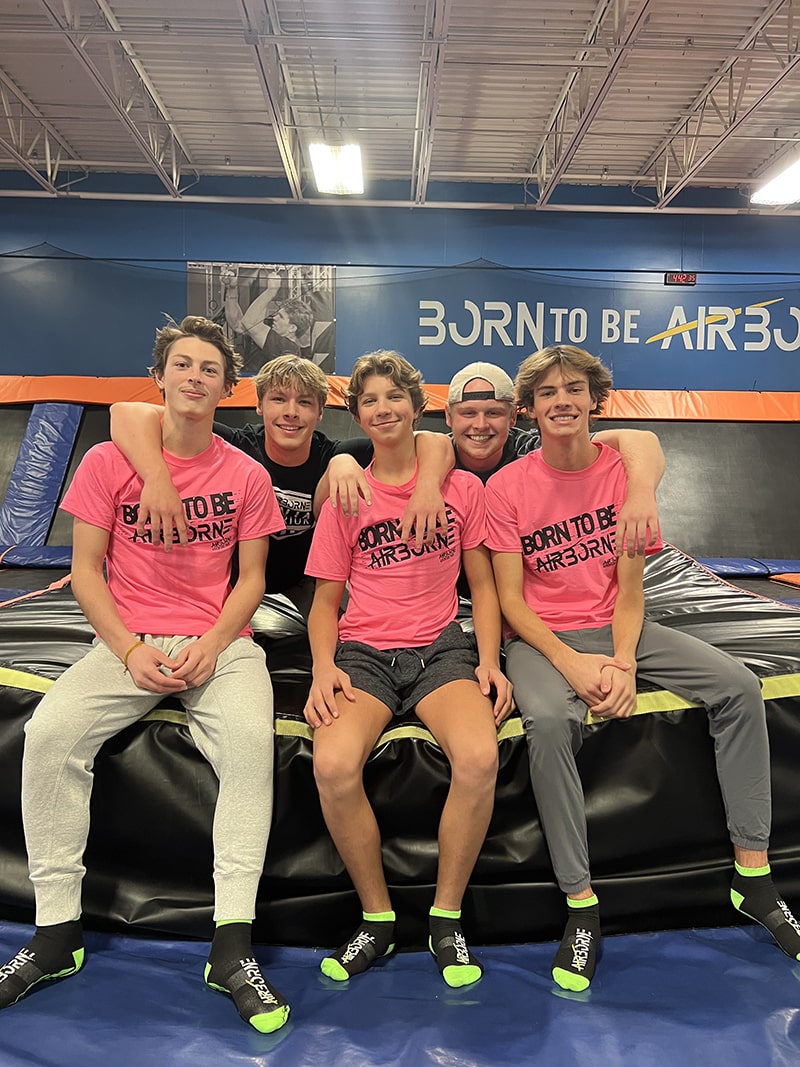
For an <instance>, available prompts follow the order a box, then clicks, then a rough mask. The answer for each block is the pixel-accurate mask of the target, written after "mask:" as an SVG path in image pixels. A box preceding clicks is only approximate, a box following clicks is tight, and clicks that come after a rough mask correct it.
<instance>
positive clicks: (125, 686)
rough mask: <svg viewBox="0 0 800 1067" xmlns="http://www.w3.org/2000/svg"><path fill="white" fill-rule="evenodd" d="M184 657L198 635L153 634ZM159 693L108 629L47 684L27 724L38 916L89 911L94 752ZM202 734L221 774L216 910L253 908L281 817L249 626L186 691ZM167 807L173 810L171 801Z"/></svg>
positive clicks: (260, 660) (260, 657) (265, 701)
mask: <svg viewBox="0 0 800 1067" xmlns="http://www.w3.org/2000/svg"><path fill="white" fill-rule="evenodd" d="M145 640H146V641H147V643H148V644H152V645H155V646H157V647H158V648H160V649H162V650H163V651H164V652H165V653H166V654H167V655H169V656H175V655H177V653H178V652H179V651H180V649H181V648H183V647H184V645H186V644H188V643H189V642H191V641H193V640H195V638H193V637H160V636H159V637H152V636H149V635H145ZM161 699H162V695H161V694H158V693H151V692H148V691H147V690H144V689H139V688H138V687H137V686H136V685H135V683H134V681H133V679H132V678H131V676H130V674H128V673H127V672H125V671H124V670H123V667H122V663H121V662H120V661H119V659H118V658H117V657H116V656H115V655H114V654H113V653H112V652H111V651H110V650H109V648H108V647H107V646H106V645H105V644H104V643H103V642H102V641H100V640H99V639H96V640H95V643H94V645H93V647H92V648H91V650H90V651H89V652H88V653H87V654H86V656H85V657H84V658H83V659H82V660H79V661H78V662H77V663H76V664H74V665H73V666H72V667H70V668H69V670H67V671H65V673H64V674H63V675H62V676H61V677H60V678H59V679H58V680H57V681H56V682H55V684H54V685H53V687H52V688H51V689H50V690H49V692H48V693H47V694H46V695H45V697H44V699H43V700H42V701H41V703H40V704H39V706H38V707H37V709H36V711H35V712H34V714H33V716H32V718H31V719H30V721H29V722H28V724H27V726H26V728H25V735H26V736H25V753H24V757H23V764H22V817H23V823H24V826H25V841H26V844H27V848H28V863H29V869H30V876H31V881H32V882H33V887H34V891H35V895H36V922H37V924H38V925H41V926H49V925H52V924H54V923H60V922H66V921H68V920H70V919H75V918H77V916H79V915H80V912H81V882H82V879H83V876H84V874H85V868H84V866H83V862H82V860H83V853H84V849H85V847H86V839H87V836H88V833H89V800H90V796H91V791H92V782H93V777H94V776H93V773H92V768H93V765H94V759H95V756H96V755H97V752H98V750H99V749H100V746H101V745H102V744H103V742H104V741H106V740H108V739H109V738H110V737H113V736H114V735H115V734H118V733H119V732H120V730H122V729H124V728H125V727H126V726H129V725H130V724H131V723H134V722H137V721H138V720H139V719H141V718H142V716H144V715H146V714H147V713H148V711H150V710H151V709H152V708H154V707H155V706H156V704H158V703H159V701H160V700H161ZM180 699H181V701H182V702H183V705H184V707H185V709H186V712H187V717H188V720H189V730H190V732H191V735H192V739H193V740H194V743H195V744H196V745H197V748H198V749H199V751H200V752H201V753H202V754H203V755H204V756H205V758H206V759H207V760H208V762H209V763H210V764H211V766H212V767H213V769H214V772H215V773H216V775H217V778H218V779H219V796H218V799H217V805H216V809H215V812H214V830H213V837H214V887H215V909H214V918H215V920H225V919H241V920H245V919H252V918H254V916H255V901H256V892H257V889H258V882H259V878H260V876H261V872H262V869H263V866H264V856H265V853H266V848H267V838H268V836H269V828H270V822H271V819H272V764H273V729H272V722H273V713H272V684H271V682H270V678H269V674H268V673H267V669H266V663H265V657H264V652H263V650H262V649H261V648H259V646H258V645H257V644H255V642H254V641H252V640H251V639H250V638H249V637H239V638H236V639H235V640H234V641H232V642H231V644H230V645H229V646H228V647H227V648H226V649H225V650H224V651H223V652H222V653H221V654H220V656H219V658H218V659H217V665H216V669H215V671H214V674H213V675H212V677H211V678H209V680H208V681H207V682H205V683H204V684H203V685H200V686H197V687H196V688H194V689H188V690H186V691H184V692H182V693H181V694H180ZM164 818H165V819H168V818H169V812H168V811H165V812H164Z"/></svg>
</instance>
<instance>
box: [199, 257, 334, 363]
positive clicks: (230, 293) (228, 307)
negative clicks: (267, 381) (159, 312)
mask: <svg viewBox="0 0 800 1067" xmlns="http://www.w3.org/2000/svg"><path fill="white" fill-rule="evenodd" d="M333 283H334V268H333V267H325V266H301V265H298V264H284V263H189V265H188V268H187V295H186V311H187V314H189V315H204V316H205V317H206V318H209V319H213V321H214V322H218V323H220V324H221V325H222V326H223V327H224V328H225V331H226V333H227V335H228V338H229V340H230V341H231V343H232V344H233V345H234V347H235V348H236V351H237V352H239V353H241V355H242V357H243V358H244V369H243V373H244V374H255V373H256V372H257V371H258V369H259V368H260V367H261V366H263V364H264V363H267V362H268V361H269V360H270V359H274V358H275V357H276V356H285V355H290V354H291V355H298V356H307V357H308V358H309V359H313V360H314V362H315V363H317V364H319V366H320V367H321V368H322V369H323V370H324V371H325V373H326V374H333V372H334V366H335V354H336V353H335V348H336V346H335V337H336V317H335V314H334V284H333Z"/></svg>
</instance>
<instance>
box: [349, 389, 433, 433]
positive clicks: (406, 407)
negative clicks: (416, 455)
mask: <svg viewBox="0 0 800 1067" xmlns="http://www.w3.org/2000/svg"><path fill="white" fill-rule="evenodd" d="M357 405H358V409H357V413H356V416H355V418H356V422H358V424H359V426H360V427H361V428H362V429H363V430H364V431H365V433H366V434H367V435H368V436H369V438H370V440H371V441H372V442H373V444H375V445H376V446H379V445H383V444H386V445H389V444H396V443H398V442H401V441H404V440H406V439H411V438H412V437H413V434H414V423H415V422H416V420H417V418H418V417H419V414H420V412H419V411H415V410H414V403H413V401H412V399H411V393H410V392H409V390H408V389H404V388H403V387H402V386H401V385H396V384H395V383H394V381H392V379H391V378H387V377H384V375H382V374H370V375H368V376H367V377H366V378H364V381H363V383H362V388H361V392H360V393H359V394H358V397H357Z"/></svg>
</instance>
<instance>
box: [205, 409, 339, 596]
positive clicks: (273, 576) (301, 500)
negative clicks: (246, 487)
mask: <svg viewBox="0 0 800 1067" xmlns="http://www.w3.org/2000/svg"><path fill="white" fill-rule="evenodd" d="M214 432H215V433H217V434H219V436H220V437H222V438H224V439H225V440H226V441H229V442H230V443H231V444H232V445H235V446H236V447H237V448H240V449H241V450H242V452H245V453H247V455H248V456H251V457H252V458H253V459H255V460H257V461H258V462H259V463H260V464H261V465H262V466H264V467H266V469H267V470H268V471H269V476H270V478H271V479H272V485H273V487H274V489H275V495H276V497H277V498H278V504H279V505H280V509H281V514H282V515H283V521H284V522H285V524H286V525H285V528H284V529H283V530H279V531H278V532H277V533H274V534H270V538H269V553H268V554H267V570H266V585H267V592H268V593H282V592H283V591H284V590H285V589H290V588H291V587H292V586H293V585H296V584H297V583H298V582H299V581H300V580H301V579H302V578H303V576H304V575H305V570H306V561H307V560H308V552H309V549H310V548H311V538H312V536H313V533H314V522H315V520H314V509H313V504H314V492H315V490H316V488H317V485H318V484H319V480H320V478H321V477H322V475H323V474H324V473H325V470H326V468H327V466H328V462H329V460H330V458H331V456H332V455H333V454H334V452H335V450H336V442H335V441H331V440H330V439H329V438H328V437H326V436H325V434H324V433H322V432H321V431H320V430H315V431H314V434H313V436H312V438H311V452H310V454H309V457H308V459H307V460H306V462H305V463H302V464H301V465H300V466H299V467H284V466H282V465H281V464H280V463H275V462H274V460H271V459H270V458H269V456H268V455H267V452H266V449H265V448H264V424H263V423H248V425H247V426H241V427H233V426H225V425H224V424H223V423H216V422H215V423H214Z"/></svg>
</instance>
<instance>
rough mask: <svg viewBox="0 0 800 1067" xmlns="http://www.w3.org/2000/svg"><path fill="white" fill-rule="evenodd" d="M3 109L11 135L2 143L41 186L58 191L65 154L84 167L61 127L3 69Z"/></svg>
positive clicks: (2, 138) (0, 79)
mask: <svg viewBox="0 0 800 1067" xmlns="http://www.w3.org/2000/svg"><path fill="white" fill-rule="evenodd" d="M0 108H1V109H2V123H3V126H4V127H5V129H6V130H7V135H3V136H0V144H1V145H2V146H3V148H5V150H6V151H7V152H8V153H9V155H11V156H12V157H13V158H14V159H15V160H16V161H17V162H18V163H19V165H20V166H21V167H22V168H23V170H25V171H26V173H28V174H29V175H30V176H31V177H32V178H33V179H34V181H36V183H37V184H38V185H41V187H42V188H43V189H46V190H47V191H48V192H49V193H57V192H58V188H57V187H56V180H57V178H58V170H59V166H60V165H61V162H62V160H63V159H64V156H66V157H67V158H66V161H65V162H66V164H67V165H68V166H76V167H81V164H79V163H78V162H77V161H76V160H75V158H74V156H75V153H74V152H73V151H72V148H71V147H70V145H69V144H68V143H67V141H66V140H65V139H64V138H63V137H62V136H61V134H60V133H59V132H58V130H56V128H55V127H54V126H53V125H52V124H51V123H49V122H48V121H47V120H46V119H45V118H44V116H43V115H42V114H41V112H40V111H39V109H38V108H37V107H36V105H35V104H34V103H33V102H32V101H31V100H29V99H28V97H27V96H26V95H25V93H23V91H22V90H21V89H20V88H19V86H18V85H16V84H15V83H14V82H13V81H12V79H11V78H10V77H9V76H8V74H6V72H5V71H3V70H0ZM42 156H43V157H44V158H42ZM81 169H86V168H82V167H81ZM42 171H43V172H42Z"/></svg>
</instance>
